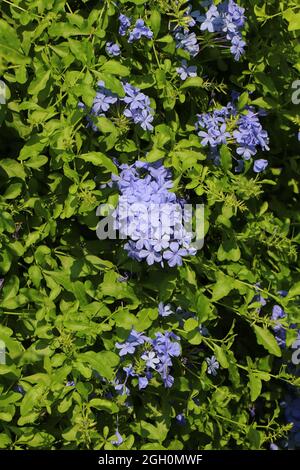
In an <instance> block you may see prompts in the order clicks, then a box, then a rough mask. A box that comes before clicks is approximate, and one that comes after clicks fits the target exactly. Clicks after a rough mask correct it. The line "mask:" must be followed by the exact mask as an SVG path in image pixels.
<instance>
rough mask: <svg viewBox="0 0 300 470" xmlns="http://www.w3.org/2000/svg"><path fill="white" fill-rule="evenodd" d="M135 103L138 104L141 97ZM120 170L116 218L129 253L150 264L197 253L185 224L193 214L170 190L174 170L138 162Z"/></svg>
mask: <svg viewBox="0 0 300 470" xmlns="http://www.w3.org/2000/svg"><path fill="white" fill-rule="evenodd" d="M132 103H136V105H138V103H139V100H138V97H136V99H135V101H132ZM120 169H121V173H120V175H119V176H116V175H112V180H113V182H115V183H116V184H117V186H118V189H119V191H120V193H121V194H120V197H119V203H118V207H117V209H116V211H115V212H114V213H113V217H114V219H115V229H116V230H119V233H120V238H122V239H126V238H129V241H128V242H127V243H126V244H125V246H124V248H125V250H126V251H127V252H128V255H129V256H130V257H131V258H133V259H135V260H137V261H143V260H145V261H146V262H147V264H148V265H153V264H154V263H160V264H161V265H162V266H163V265H164V262H167V264H168V265H169V266H170V267H174V266H181V265H182V258H183V257H185V256H189V255H190V256H193V255H195V254H196V249H195V248H194V247H193V246H192V239H193V234H192V233H191V232H189V231H188V230H187V229H186V228H185V226H184V222H188V221H189V217H190V214H189V213H188V214H187V212H186V211H185V210H184V208H183V205H184V201H182V200H180V199H178V198H177V197H176V195H175V194H174V193H172V192H170V191H169V190H170V189H171V187H172V180H171V172H170V171H169V170H167V169H166V168H165V167H164V166H163V165H162V163H161V162H156V163H152V164H150V163H147V162H142V161H137V162H135V163H134V164H133V165H127V164H125V165H120Z"/></svg>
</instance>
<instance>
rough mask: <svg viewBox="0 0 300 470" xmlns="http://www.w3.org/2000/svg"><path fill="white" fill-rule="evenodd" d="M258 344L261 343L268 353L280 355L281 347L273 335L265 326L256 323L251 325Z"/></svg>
mask: <svg viewBox="0 0 300 470" xmlns="http://www.w3.org/2000/svg"><path fill="white" fill-rule="evenodd" d="M253 329H254V332H255V334H256V338H257V342H258V344H261V345H262V346H263V347H264V348H265V349H266V350H267V351H269V353H270V354H273V355H274V356H276V357H281V349H280V347H279V346H278V344H277V341H276V339H275V337H274V335H273V334H272V333H271V332H270V331H269V330H267V329H266V328H265V327H264V328H261V327H260V326H258V325H253Z"/></svg>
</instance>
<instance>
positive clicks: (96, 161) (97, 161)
mask: <svg viewBox="0 0 300 470" xmlns="http://www.w3.org/2000/svg"><path fill="white" fill-rule="evenodd" d="M77 158H81V159H82V160H84V161H86V162H89V163H92V164H93V165H95V166H102V167H104V168H106V169H107V171H109V172H112V173H118V171H117V168H116V166H115V165H114V163H113V162H112V160H111V159H110V158H109V157H107V156H106V155H104V153H102V152H90V153H84V154H82V155H77Z"/></svg>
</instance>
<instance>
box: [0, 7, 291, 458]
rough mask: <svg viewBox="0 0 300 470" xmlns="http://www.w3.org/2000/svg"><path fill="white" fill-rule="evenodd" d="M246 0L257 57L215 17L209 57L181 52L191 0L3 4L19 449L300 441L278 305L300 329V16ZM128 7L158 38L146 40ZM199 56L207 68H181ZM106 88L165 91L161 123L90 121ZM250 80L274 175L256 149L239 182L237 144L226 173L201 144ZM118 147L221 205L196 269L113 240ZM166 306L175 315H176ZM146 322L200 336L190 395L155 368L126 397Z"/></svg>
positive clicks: (9, 342)
mask: <svg viewBox="0 0 300 470" xmlns="http://www.w3.org/2000/svg"><path fill="white" fill-rule="evenodd" d="M219 3H220V1H216V2H215V4H219ZM238 3H239V4H240V5H241V6H243V7H244V8H245V9H246V11H245V15H246V17H247V21H246V25H245V31H244V32H243V35H244V36H243V37H244V38H245V41H246V48H245V55H244V56H242V57H241V59H240V61H238V62H237V61H235V60H234V58H233V57H232V55H231V54H230V50H229V48H222V47H219V46H218V44H217V42H215V41H214V40H213V37H212V35H211V34H210V33H209V32H208V31H204V32H201V31H200V29H198V32H197V40H198V42H199V45H200V53H199V54H198V55H197V56H195V57H194V58H193V57H190V55H189V53H188V52H187V51H186V50H184V49H182V48H178V47H176V40H175V35H174V34H173V33H172V31H173V30H174V28H175V27H184V26H185V25H186V21H187V14H186V9H187V7H188V3H187V2H185V1H184V0H179V1H175V0H170V1H167V0H149V1H148V2H147V1H146V0H131V1H127V0H120V1H119V2H118V3H117V2H113V1H111V0H103V1H101V2H99V1H97V2H96V1H93V0H83V1H79V0H74V1H69V2H67V1H65V0H37V1H31V0H3V2H1V7H0V9H1V19H0V75H1V79H2V80H3V82H4V83H5V95H6V103H5V104H1V109H0V124H1V128H0V140H1V158H0V191H1V196H0V204H1V213H0V246H1V251H0V275H1V278H3V280H4V281H3V283H2V288H1V294H0V317H1V325H0V344H2V343H1V341H2V342H4V344H5V347H6V363H5V364H0V376H1V379H0V448H9V449H78V448H79V449H115V448H116V447H117V445H118V446H119V448H120V449H178V450H179V449H237V448H238V449H265V448H269V445H270V443H271V442H278V441H280V439H286V438H287V436H288V431H289V429H290V428H291V427H292V425H291V424H286V423H285V420H284V416H283V413H282V410H281V408H280V402H281V401H282V400H283V398H284V396H285V390H286V388H287V386H288V384H289V385H290V386H292V387H293V390H296V389H297V388H299V386H300V383H299V378H297V374H296V375H295V373H294V371H293V373H292V372H291V370H290V369H289V367H288V362H289V360H290V355H291V354H290V352H289V351H288V350H287V351H283V350H282V349H281V348H280V347H279V346H278V344H277V342H276V340H275V337H274V334H273V331H272V326H274V325H273V323H272V320H271V313H272V306H273V305H274V304H279V305H281V306H282V307H283V308H284V311H285V312H286V315H287V318H286V319H285V320H284V321H283V326H284V327H285V329H287V330H288V327H289V325H290V324H295V325H296V328H298V329H299V328H300V318H299V295H300V289H299V285H300V284H299V283H300V270H299V263H298V260H297V252H298V246H299V242H300V235H299V223H300V216H299V214H300V204H299V191H300V188H299V181H300V166H299V159H300V155H299V146H298V142H297V133H298V130H299V128H300V118H299V103H298V105H297V104H295V100H292V95H293V93H294V94H295V93H296V90H295V89H293V83H294V82H296V81H297V79H299V72H300V59H299V52H300V46H299V42H298V41H299V30H300V10H299V5H298V2H296V0H280V1H278V0H270V1H268V2H264V1H262V0H247V2H246V1H240V2H238ZM189 4H191V5H192V7H193V8H192V9H193V10H196V9H199V2H196V1H192V2H189ZM120 13H123V14H126V15H127V16H128V17H130V18H132V27H133V26H134V25H135V24H136V20H137V19H139V18H142V19H143V20H144V21H145V24H146V25H147V27H148V28H150V30H151V31H152V32H153V37H151V35H149V33H148V36H147V37H145V36H142V37H141V38H140V39H139V40H135V41H133V42H128V37H127V36H122V35H120V34H119V20H118V17H119V15H120ZM108 41H110V42H111V41H113V42H114V43H117V44H119V46H120V50H121V54H120V55H118V56H115V57H112V56H111V55H109V54H108V53H107V49H106V43H107V42H108ZM183 59H185V60H186V61H187V62H188V64H189V65H194V66H197V76H196V77H195V76H194V77H193V76H190V77H188V78H187V79H186V80H181V78H180V76H179V74H178V72H177V70H176V69H177V68H178V67H180V66H181V64H182V60H183ZM99 81H103V82H104V83H105V85H106V86H107V87H108V88H109V90H111V92H112V93H115V94H117V95H118V96H119V97H120V98H122V97H124V88H123V83H124V81H126V82H128V83H130V84H131V85H132V86H134V87H137V88H139V89H140V90H142V92H145V94H146V95H147V96H149V98H150V103H151V109H152V110H153V112H154V114H153V116H154V119H153V122H152V124H153V127H154V129H153V132H150V131H148V130H145V129H143V128H141V126H138V125H134V124H133V122H132V121H130V120H128V119H127V118H126V117H125V116H124V115H123V113H122V109H121V108H118V107H116V108H115V109H114V110H113V111H112V113H111V114H110V115H109V116H96V117H95V118H93V124H94V125H95V126H96V129H97V132H95V131H94V130H93V128H91V127H87V120H86V116H85V113H84V112H82V110H81V109H80V108H78V103H79V102H82V103H83V104H84V106H85V107H86V108H87V109H91V107H92V106H93V101H94V98H95V93H96V89H97V82H99ZM232 91H237V92H239V93H240V98H239V102H238V107H239V110H242V109H244V108H245V106H255V107H256V108H263V109H265V110H266V111H267V116H266V117H264V118H263V120H264V128H265V129H266V130H267V131H268V134H269V138H270V144H269V146H270V151H269V152H268V153H267V158H268V161H269V167H268V169H267V170H266V171H265V172H264V173H260V174H255V173H254V172H253V169H252V166H251V165H250V162H247V161H246V162H245V169H244V172H243V173H240V174H237V173H236V172H235V165H234V155H233V152H232V148H231V145H229V144H228V145H226V144H224V145H223V146H222V149H221V150H220V164H219V165H215V164H214V162H213V161H211V160H210V159H208V158H207V155H208V151H207V148H205V147H203V146H202V145H201V142H200V139H199V138H198V136H197V132H196V130H195V122H196V120H197V118H196V115H197V114H201V113H206V112H211V111H212V110H214V109H216V108H221V107H222V106H226V104H227V103H228V101H229V100H230V94H231V92H232ZM296 94H297V93H296ZM293 101H294V102H293ZM296 101H297V100H296ZM259 154H260V156H261V153H260V151H259ZM263 155H264V156H265V154H263ZM116 159H117V161H118V162H121V163H128V164H133V163H134V162H136V161H137V160H139V159H142V160H143V161H147V162H156V161H158V160H162V161H163V164H164V166H165V167H167V168H169V169H170V170H171V172H172V175H173V189H172V191H176V193H177V194H178V195H180V196H183V197H185V198H186V199H188V200H189V202H191V203H192V204H201V203H204V204H205V233H206V238H205V244H204V247H203V249H202V250H200V251H198V253H197V255H195V256H193V257H190V258H186V259H185V260H184V263H183V265H182V266H178V267H174V268H170V267H169V266H165V267H164V268H162V267H161V266H160V265H159V264H155V265H153V266H148V265H147V264H146V263H145V262H144V263H137V262H136V261H134V260H132V259H130V258H128V256H127V253H126V251H124V244H123V243H122V241H119V240H99V239H98V238H97V235H96V227H97V223H98V220H99V218H98V217H97V216H96V209H97V207H98V206H99V205H100V204H102V203H110V204H113V205H114V206H116V204H117V201H118V194H117V192H116V191H115V190H113V189H111V188H110V187H109V186H107V183H109V182H110V181H111V173H113V174H115V175H116V174H118V171H119V170H118V166H117V164H116ZM283 289H285V290H287V291H289V295H288V296H287V297H281V296H280V295H279V294H278V292H279V291H280V290H283ZM260 296H261V297H263V298H264V299H266V301H267V304H266V306H264V308H262V304H261V301H260ZM160 302H165V303H170V304H171V305H172V308H173V310H174V312H175V313H174V314H171V315H168V316H166V317H163V316H161V315H158V305H159V303H160ZM180 312H185V313H186V312H188V315H187V316H186V317H185V316H184V314H183V313H180ZM203 327H205V328H207V329H208V334H207V333H206V332H204V330H203ZM132 328H134V329H135V330H136V331H138V332H147V335H148V336H149V337H151V338H153V337H154V336H155V333H157V332H162V331H172V332H174V333H175V334H176V335H178V336H179V337H180V345H181V355H180V356H178V357H174V359H173V366H172V375H173V376H174V378H175V381H174V385H173V386H172V387H171V388H168V389H164V387H163V384H162V382H161V381H160V380H156V379H155V378H154V379H153V380H152V381H150V383H149V385H148V387H147V388H146V389H145V390H139V389H138V387H137V386H136V385H135V383H134V380H136V379H133V386H132V387H131V389H130V392H131V394H130V395H129V396H127V395H118V394H117V393H116V391H115V388H114V384H115V380H116V377H117V374H119V373H120V372H121V371H122V367H123V362H122V360H121V358H120V357H119V354H118V350H117V348H116V346H115V344H116V343H117V342H119V343H122V342H124V341H126V339H127V338H128V335H129V333H130V331H131V329H132ZM288 334H289V335H290V338H288V340H287V341H288V346H290V345H291V344H292V342H293V340H294V339H295V338H294V337H293V333H292V332H289V333H288ZM211 356H214V358H215V359H216V361H217V362H218V363H219V369H218V371H217V374H216V375H214V374H210V373H209V370H208V365H209V364H208V362H207V361H206V359H207V357H211ZM182 414H183V415H184V417H185V420H184V421H182V420H178V419H177V418H176V417H178V415H182ZM116 431H118V433H120V435H121V439H119V435H118V434H117V435H116ZM116 437H117V438H118V440H116Z"/></svg>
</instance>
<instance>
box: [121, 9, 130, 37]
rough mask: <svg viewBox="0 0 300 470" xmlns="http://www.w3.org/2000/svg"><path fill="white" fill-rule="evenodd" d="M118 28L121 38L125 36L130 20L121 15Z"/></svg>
mask: <svg viewBox="0 0 300 470" xmlns="http://www.w3.org/2000/svg"><path fill="white" fill-rule="evenodd" d="M119 21H120V26H119V34H120V35H121V36H125V34H126V33H127V30H128V28H130V26H131V20H130V18H128V16H126V15H123V14H122V13H121V14H120V16H119Z"/></svg>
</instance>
